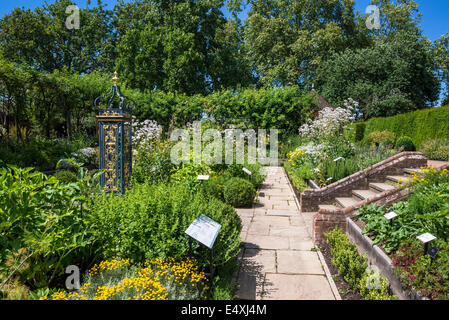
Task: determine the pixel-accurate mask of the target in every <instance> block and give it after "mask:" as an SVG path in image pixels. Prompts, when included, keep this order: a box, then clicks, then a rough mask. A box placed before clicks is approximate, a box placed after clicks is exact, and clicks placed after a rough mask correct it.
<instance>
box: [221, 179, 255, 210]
mask: <svg viewBox="0 0 449 320" xmlns="http://www.w3.org/2000/svg"><path fill="white" fill-rule="evenodd" d="M223 195H224V200H225V202H226V203H227V204H230V205H232V206H234V207H236V208H241V207H249V206H251V205H252V203H253V201H254V197H255V196H256V188H254V186H253V184H252V183H251V182H249V181H248V180H245V179H242V178H232V179H231V180H229V181H227V182H226V184H225V185H224V190H223Z"/></svg>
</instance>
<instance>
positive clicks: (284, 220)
mask: <svg viewBox="0 0 449 320" xmlns="http://www.w3.org/2000/svg"><path fill="white" fill-rule="evenodd" d="M252 222H253V223H265V224H267V225H269V226H285V227H288V226H290V219H289V217H273V216H265V215H263V216H254V218H253V220H252Z"/></svg>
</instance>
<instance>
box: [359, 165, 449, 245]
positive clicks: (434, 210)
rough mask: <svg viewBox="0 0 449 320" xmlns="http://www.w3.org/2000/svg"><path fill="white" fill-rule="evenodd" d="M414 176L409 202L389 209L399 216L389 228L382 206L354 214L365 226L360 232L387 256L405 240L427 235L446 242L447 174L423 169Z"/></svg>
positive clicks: (448, 217)
mask: <svg viewBox="0 0 449 320" xmlns="http://www.w3.org/2000/svg"><path fill="white" fill-rule="evenodd" d="M425 170H426V172H424V173H423V174H420V175H413V177H414V178H413V179H412V180H413V184H412V186H411V187H412V191H413V194H412V195H411V196H410V197H409V199H408V202H400V203H396V204H394V205H393V206H392V207H391V209H393V210H394V212H396V213H397V214H398V216H397V217H396V218H394V220H393V224H392V225H391V224H390V223H389V222H388V221H387V220H386V219H385V218H384V217H383V216H384V214H385V211H386V208H385V207H383V206H382V207H378V206H377V205H376V204H371V205H367V206H364V207H362V208H361V209H360V211H359V212H357V213H355V214H354V216H356V217H357V218H358V219H359V220H361V221H364V222H365V223H366V225H365V228H364V230H363V233H364V234H366V235H369V236H370V238H372V239H373V241H374V243H375V244H378V243H380V244H381V245H382V246H383V248H384V249H385V251H386V252H387V253H391V252H394V251H395V250H397V249H398V247H399V246H400V245H401V244H402V243H404V242H405V241H406V240H407V239H410V238H415V237H416V236H418V235H420V234H423V233H425V232H430V233H432V234H434V235H435V236H437V237H438V238H439V239H442V240H444V241H448V240H449V232H448V231H447V230H448V226H449V206H448V204H447V202H446V201H444V199H446V198H448V197H449V181H448V174H447V171H443V172H441V171H438V170H436V169H425Z"/></svg>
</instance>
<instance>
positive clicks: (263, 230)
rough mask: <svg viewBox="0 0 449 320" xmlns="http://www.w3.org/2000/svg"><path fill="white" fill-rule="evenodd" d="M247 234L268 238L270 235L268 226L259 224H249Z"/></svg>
mask: <svg viewBox="0 0 449 320" xmlns="http://www.w3.org/2000/svg"><path fill="white" fill-rule="evenodd" d="M248 234H250V235H261V236H268V235H269V234H270V226H269V225H268V224H266V223H261V222H254V223H251V224H250V225H249V227H248Z"/></svg>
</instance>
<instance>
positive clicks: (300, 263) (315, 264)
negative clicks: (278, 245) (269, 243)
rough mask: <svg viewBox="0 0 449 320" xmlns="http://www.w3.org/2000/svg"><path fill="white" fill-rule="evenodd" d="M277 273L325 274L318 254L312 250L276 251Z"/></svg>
mask: <svg viewBox="0 0 449 320" xmlns="http://www.w3.org/2000/svg"><path fill="white" fill-rule="evenodd" d="M277 264H278V273H285V274H322V275H325V273H324V269H323V267H322V266H321V262H320V258H319V257H318V254H317V253H316V252H313V251H293V250H288V251H282V250H278V251H277Z"/></svg>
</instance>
